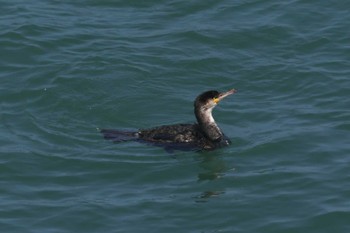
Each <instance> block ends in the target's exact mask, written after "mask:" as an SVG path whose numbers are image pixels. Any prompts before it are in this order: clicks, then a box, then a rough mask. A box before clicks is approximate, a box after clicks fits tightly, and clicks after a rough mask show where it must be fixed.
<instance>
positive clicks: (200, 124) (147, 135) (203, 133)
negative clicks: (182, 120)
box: [101, 89, 236, 150]
mask: <svg viewBox="0 0 350 233" xmlns="http://www.w3.org/2000/svg"><path fill="white" fill-rule="evenodd" d="M235 92H236V90H235V89H232V90H229V91H226V92H222V93H219V92H218V91H206V92H204V93H202V94H200V95H199V96H198V97H197V98H196V100H195V102H194V113H195V116H196V119H197V123H196V124H177V125H163V126H159V127H155V128H151V129H140V130H139V131H138V132H125V131H120V130H113V129H102V130H101V133H102V134H103V135H104V138H105V139H108V140H112V141H114V142H122V141H131V140H133V141H139V142H146V143H151V144H154V145H157V146H162V147H164V148H165V149H167V150H172V149H180V150H186V149H197V150H213V149H216V148H219V147H223V146H227V145H229V144H230V140H229V139H228V138H227V137H226V136H225V135H224V134H223V132H222V131H221V129H220V128H219V126H218V125H217V124H216V122H215V120H214V118H213V115H212V110H213V109H214V107H215V106H216V105H217V104H218V103H219V102H220V101H221V100H222V99H224V98H225V97H227V96H229V95H231V94H234V93H235Z"/></svg>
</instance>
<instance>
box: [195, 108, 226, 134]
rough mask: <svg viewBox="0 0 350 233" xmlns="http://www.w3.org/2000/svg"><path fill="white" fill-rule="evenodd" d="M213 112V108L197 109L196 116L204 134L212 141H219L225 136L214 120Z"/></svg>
mask: <svg viewBox="0 0 350 233" xmlns="http://www.w3.org/2000/svg"><path fill="white" fill-rule="evenodd" d="M212 110H213V109H212V108H210V109H207V108H203V107H199V108H195V115H196V118H197V121H198V125H199V127H200V129H201V130H202V131H203V132H204V134H205V135H206V136H207V137H208V139H210V140H211V141H219V140H221V138H222V136H223V134H222V132H221V130H220V128H219V126H218V125H217V124H216V122H215V120H214V118H213V115H212Z"/></svg>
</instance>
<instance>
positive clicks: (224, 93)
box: [214, 89, 237, 103]
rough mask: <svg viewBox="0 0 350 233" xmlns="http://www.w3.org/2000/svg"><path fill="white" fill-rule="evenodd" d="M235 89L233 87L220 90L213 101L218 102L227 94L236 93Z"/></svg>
mask: <svg viewBox="0 0 350 233" xmlns="http://www.w3.org/2000/svg"><path fill="white" fill-rule="evenodd" d="M236 92H237V91H236V90H235V89H231V90H229V91H226V92H222V93H220V94H219V96H218V97H216V98H214V102H215V103H219V102H220V101H221V100H222V99H223V98H225V97H227V96H229V95H232V94H234V93H236Z"/></svg>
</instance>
